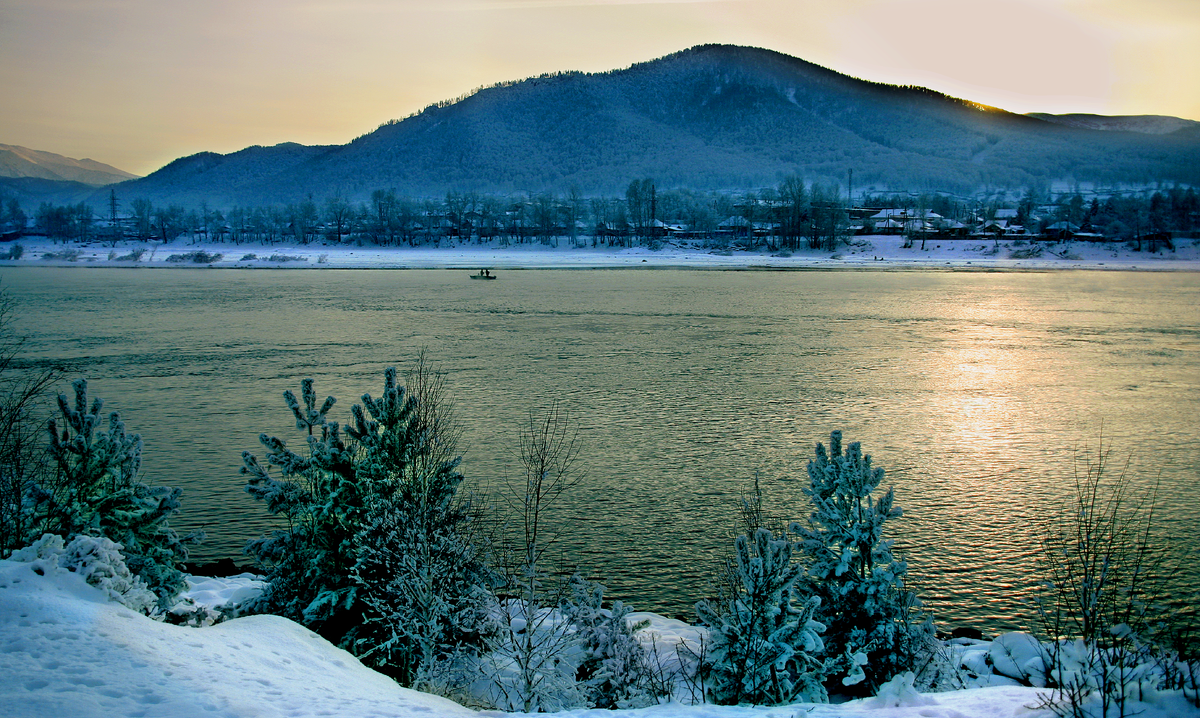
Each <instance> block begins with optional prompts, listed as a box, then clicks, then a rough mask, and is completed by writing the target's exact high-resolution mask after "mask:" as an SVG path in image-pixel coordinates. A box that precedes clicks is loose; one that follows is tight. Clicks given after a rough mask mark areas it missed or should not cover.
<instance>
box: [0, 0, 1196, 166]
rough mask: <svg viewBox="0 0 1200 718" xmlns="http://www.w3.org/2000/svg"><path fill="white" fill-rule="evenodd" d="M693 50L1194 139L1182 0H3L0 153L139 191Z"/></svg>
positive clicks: (1189, 39) (1190, 0) (1192, 54)
mask: <svg viewBox="0 0 1200 718" xmlns="http://www.w3.org/2000/svg"><path fill="white" fill-rule="evenodd" d="M705 43H726V44H736V45H752V46H757V47H764V48H768V49H771V50H777V51H779V52H783V53H786V54H788V55H793V56H796V57H800V58H803V59H805V60H808V61H810V62H815V63H817V64H820V65H824V66H826V67H829V68H831V69H834V70H837V71H839V72H843V73H845V74H848V75H853V76H855V77H860V78H864V79H869V80H875V81H879V82H889V83H895V84H908V85H923V86H926V87H930V88H933V89H935V90H939V91H941V92H945V93H947V94H950V95H954V96H958V97H963V98H966V99H969V100H973V101H976V102H981V103H983V104H987V105H993V106H996V107H1001V108H1004V109H1007V110H1010V111H1014V112H1053V113H1066V112H1089V113H1099V114H1116V115H1123V114H1161V115H1174V116H1178V117H1185V118H1189V119H1195V120H1200V0H834V1H831V0H820V1H816V0H433V1H428V2H427V1H424V0H204V1H203V2H200V1H196V0H0V98H2V99H0V144H13V145H21V146H24V147H29V148H31V149H37V150H43V151H48V152H56V153H58V154H61V155H65V156H68V157H73V158H76V159H82V158H90V159H94V160H98V161H100V162H105V163H107V164H111V165H113V166H115V167H118V168H120V169H123V170H126V171H128V172H133V173H135V174H148V173H150V172H152V171H154V170H155V169H158V168H159V167H162V166H163V165H165V164H167V163H168V162H170V161H171V160H173V159H176V158H178V157H183V156H186V155H190V154H193V153H196V152H201V151H213V152H221V153H227V152H234V151H237V150H239V149H242V148H244V147H247V146H250V145H273V144H276V143H279V142H300V143H303V144H342V143H345V142H348V141H350V140H351V139H353V138H355V137H357V136H359V135H362V134H365V133H367V132H370V131H372V130H374V129H375V128H376V127H377V126H379V125H380V124H381V123H383V122H385V121H387V120H390V119H398V118H403V117H406V116H408V115H410V114H412V113H414V112H417V111H420V110H421V109H422V108H423V107H425V106H427V105H429V104H432V103H434V102H438V101H441V100H445V99H452V98H455V97H458V96H460V95H462V94H464V93H468V92H470V91H471V90H473V89H475V88H477V87H480V86H483V85H490V84H494V83H496V82H501V81H508V80H519V79H522V78H525V77H529V76H533V75H538V74H541V73H544V72H555V71H562V70H581V71H585V72H601V71H606V70H611V69H616V68H622V67H627V66H629V65H630V64H633V63H636V62H643V61H646V60H651V59H654V58H657V57H661V56H663V55H667V54H670V53H672V52H676V51H678V50H682V49H685V48H688V47H692V46H694V45H699V44H705Z"/></svg>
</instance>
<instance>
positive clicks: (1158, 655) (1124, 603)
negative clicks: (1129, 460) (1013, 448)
mask: <svg viewBox="0 0 1200 718" xmlns="http://www.w3.org/2000/svg"><path fill="white" fill-rule="evenodd" d="M1108 465H1109V451H1108V450H1107V449H1106V448H1105V447H1104V444H1103V442H1101V444H1100V446H1099V448H1098V450H1097V452H1096V454H1095V456H1094V457H1092V456H1088V455H1085V456H1083V457H1080V456H1079V455H1078V454H1077V455H1076V457H1075V461H1074V488H1075V495H1074V497H1073V498H1072V499H1071V500H1070V501H1069V502H1068V503H1067V504H1065V505H1063V506H1062V507H1060V509H1059V510H1058V512H1057V513H1056V514H1055V515H1054V516H1053V517H1051V518H1050V519H1048V520H1047V521H1046V522H1045V523H1044V524H1043V525H1042V527H1041V528H1042V537H1041V549H1042V551H1041V553H1040V554H1039V569H1040V570H1039V572H1040V574H1041V576H1042V590H1041V594H1040V595H1039V597H1038V601H1037V609H1038V617H1039V620H1040V623H1041V629H1042V633H1043V635H1044V636H1045V637H1046V638H1047V639H1048V641H1049V642H1048V644H1047V646H1048V651H1047V653H1048V661H1047V663H1048V664H1049V665H1048V669H1049V673H1050V678H1051V681H1050V683H1051V687H1052V688H1053V689H1054V691H1053V692H1052V693H1050V694H1047V695H1044V696H1042V698H1043V703H1044V707H1047V708H1050V709H1051V710H1052V711H1054V712H1055V713H1056V714H1058V715H1060V716H1075V717H1078V718H1082V717H1083V716H1091V715H1100V716H1109V715H1119V716H1122V717H1124V716H1127V715H1132V714H1133V713H1135V712H1137V711H1136V709H1135V708H1133V706H1132V703H1133V701H1135V700H1141V698H1142V697H1143V694H1144V693H1145V692H1146V691H1147V690H1149V691H1159V690H1168V689H1171V690H1179V691H1182V692H1184V693H1185V694H1187V691H1188V690H1190V691H1191V693H1190V695H1189V699H1190V700H1191V701H1192V702H1193V704H1197V703H1198V702H1200V697H1197V694H1196V685H1197V677H1200V664H1198V663H1197V661H1196V659H1197V658H1198V656H1197V655H1196V648H1195V645H1194V643H1192V642H1191V641H1190V640H1189V639H1191V638H1194V635H1195V624H1194V622H1193V619H1190V617H1189V615H1188V614H1185V613H1181V612H1178V611H1175V610H1173V609H1171V608H1170V606H1169V603H1170V599H1171V598H1172V596H1171V594H1170V586H1169V580H1170V577H1171V576H1172V575H1173V574H1175V573H1176V572H1178V571H1179V570H1180V569H1181V568H1182V567H1183V566H1184V565H1185V564H1184V563H1183V556H1182V555H1181V554H1180V553H1179V552H1178V551H1177V549H1176V548H1175V547H1174V546H1173V544H1172V543H1171V541H1170V540H1169V539H1168V538H1167V537H1165V536H1161V535H1159V534H1158V533H1157V532H1156V530H1155V527H1154V512H1155V509H1156V508H1157V492H1156V490H1152V491H1150V492H1149V493H1147V494H1145V495H1143V496H1141V497H1136V498H1131V496H1130V492H1131V485H1130V478H1129V476H1128V474H1127V471H1126V470H1122V471H1121V472H1119V473H1118V474H1117V475H1116V476H1111V475H1110V472H1109V469H1108ZM1126 468H1127V467H1126ZM1179 637H1186V638H1185V640H1184V641H1182V642H1180V641H1178V640H1176V639H1178V638H1179ZM1188 644H1191V645H1188Z"/></svg>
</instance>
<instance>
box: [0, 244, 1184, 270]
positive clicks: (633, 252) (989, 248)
mask: <svg viewBox="0 0 1200 718" xmlns="http://www.w3.org/2000/svg"><path fill="white" fill-rule="evenodd" d="M19 243H20V244H21V245H22V246H24V248H25V251H24V253H23V255H22V256H21V258H20V259H18V260H0V266H88V267H175V268H187V267H192V268H196V267H200V268H203V267H225V268H242V269H258V268H263V269H280V268H288V269H465V270H478V269H480V268H483V267H488V268H491V269H493V270H504V269H548V268H575V269H591V268H620V267H638V268H676V269H678V268H692V269H755V268H764V269H853V268H857V269H873V270H881V269H955V270H966V269H989V270H996V269H1006V270H1037V271H1042V270H1048V269H1093V270H1114V269H1118V270H1177V271H1179V270H1183V271H1200V240H1195V239H1179V240H1176V241H1175V251H1170V250H1163V251H1160V252H1158V253H1153V254H1152V253H1150V252H1136V251H1134V250H1132V249H1130V248H1129V247H1128V246H1127V245H1126V244H1124V243H1109V244H1095V243H1092V242H1084V241H1072V242H1063V243H1058V244H1045V243H1041V244H1039V245H1037V246H1038V247H1040V248H1041V249H1040V251H1035V252H1033V254H1035V255H1036V256H1022V255H1025V254H1028V253H1029V250H1030V245H1029V244H1027V243H1023V244H1016V241H1015V240H1008V241H1002V242H1000V243H999V244H997V243H994V242H993V241H992V240H980V239H950V240H936V241H935V240H930V241H928V242H926V244H925V248H924V249H922V248H921V242H920V241H919V240H917V241H916V242H915V243H914V246H913V247H912V248H908V249H905V248H904V247H903V244H904V240H903V238H901V237H896V236H870V237H856V238H854V240H853V241H852V244H851V245H849V246H847V245H843V246H841V247H839V248H838V250H837V251H836V252H834V253H830V252H816V251H809V250H805V251H800V252H796V253H794V254H791V255H787V256H785V253H774V254H772V253H768V252H739V251H733V252H716V251H712V250H707V249H703V248H702V247H701V246H700V245H699V244H698V243H697V244H689V243H668V244H666V245H664V246H663V248H662V249H660V250H658V251H651V250H649V249H646V248H644V247H638V248H632V249H618V248H611V247H609V248H605V247H598V248H595V249H593V248H590V247H588V248H580V249H572V248H570V247H569V244H570V242H569V240H563V241H562V242H561V243H560V246H559V247H557V248H552V247H549V246H546V245H542V244H522V245H512V246H509V247H501V246H499V245H498V244H497V243H495V242H493V243H491V244H487V245H479V244H473V243H467V244H453V243H451V244H448V245H447V246H443V247H440V248H438V247H417V248H401V247H358V246H354V245H345V244H343V245H326V244H321V243H314V244H308V245H270V246H265V247H264V246H262V245H256V244H242V245H234V244H229V243H225V244H188V243H186V242H184V241H183V240H180V241H177V242H175V243H172V244H168V245H163V244H161V243H158V242H150V243H137V242H120V243H118V246H117V247H112V246H110V244H109V243H103V242H91V243H86V244H74V243H71V244H52V243H51V242H50V241H49V240H47V239H45V238H43V237H29V238H26V239H22V240H20V242H19ZM138 249H141V250H143V251H142V252H141V254H140V257H139V259H137V260H136V261H134V260H131V259H128V258H127V257H131V256H133V255H134V254H136V251H135V250H138ZM195 252H204V253H205V254H206V255H208V256H203V255H201V256H198V255H195V254H192V253H195ZM215 254H220V255H221V258H220V259H219V260H216V261H205V260H208V259H210V258H211V255H215ZM1014 254H1016V255H1017V256H1016V257H1014V256H1013V255H1014ZM173 256H174V257H176V259H175V260H174V261H171V257H173ZM251 257H253V258H251ZM197 258H198V259H200V260H202V261H199V262H198V261H195V260H196V259H197Z"/></svg>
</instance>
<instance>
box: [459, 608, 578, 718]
mask: <svg viewBox="0 0 1200 718" xmlns="http://www.w3.org/2000/svg"><path fill="white" fill-rule="evenodd" d="M535 598H536V597H535ZM541 603H542V601H540V600H535V601H533V602H530V601H528V600H526V598H514V599H509V600H507V601H504V602H503V603H501V604H500V606H499V608H500V614H499V615H498V616H497V619H498V623H499V625H500V630H499V631H498V632H497V633H496V634H494V635H493V636H491V637H490V639H489V642H488V653H487V655H486V656H485V658H484V661H483V664H482V666H481V668H482V672H483V675H484V678H485V682H486V686H485V688H484V692H485V695H486V697H487V700H488V702H489V703H490V704H491V705H492V706H494V707H496V708H499V709H500V710H505V711H517V712H521V713H539V712H545V713H553V712H555V711H563V710H570V709H572V708H583V707H584V706H585V705H586V696H585V694H584V690H583V689H584V687H583V686H582V685H581V684H580V683H579V682H578V681H577V680H576V676H577V675H578V672H579V667H580V665H581V664H582V663H583V661H584V658H585V653H584V649H583V646H582V645H581V644H580V642H579V640H578V639H577V638H576V636H575V631H574V629H573V628H572V626H571V622H570V621H568V620H566V619H565V618H564V617H563V615H562V613H561V612H560V611H559V610H558V609H557V608H555V607H552V606H543V605H541ZM531 607H532V610H531Z"/></svg>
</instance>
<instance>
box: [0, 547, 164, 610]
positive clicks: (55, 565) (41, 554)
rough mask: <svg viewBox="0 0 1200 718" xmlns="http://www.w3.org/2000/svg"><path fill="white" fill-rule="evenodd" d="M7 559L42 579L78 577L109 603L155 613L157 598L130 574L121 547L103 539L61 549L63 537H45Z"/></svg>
mask: <svg viewBox="0 0 1200 718" xmlns="http://www.w3.org/2000/svg"><path fill="white" fill-rule="evenodd" d="M9 558H10V560H12V561H20V562H22V563H28V564H31V566H30V568H31V569H33V571H34V572H35V573H37V574H39V575H43V576H44V575H46V574H48V573H54V572H57V571H70V572H72V573H77V574H79V575H80V576H82V577H83V580H85V581H87V582H88V584H89V585H91V586H95V587H96V588H98V589H100V590H102V591H104V593H105V594H107V595H108V597H109V599H110V600H113V601H116V602H117V603H120V604H122V605H124V606H127V607H128V608H131V609H133V610H134V611H138V612H139V613H144V614H146V615H151V614H155V613H157V612H158V596H156V595H155V594H154V592H153V591H151V590H150V589H149V588H147V587H146V584H145V582H143V581H142V579H141V578H140V577H139V576H135V575H133V574H132V573H131V572H130V571H129V567H128V566H126V565H125V560H124V558H123V557H122V556H121V546H120V545H119V544H115V543H113V542H112V541H109V540H108V539H106V538H98V537H94V536H76V537H75V538H74V539H72V540H71V543H69V544H66V545H65V546H64V545H63V539H62V536H58V535H55V534H45V535H44V536H42V537H41V538H40V539H38V540H37V541H34V542H33V543H32V544H30V545H29V546H26V547H25V548H22V549H18V550H16V551H13V553H12V556H10V557H9Z"/></svg>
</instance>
